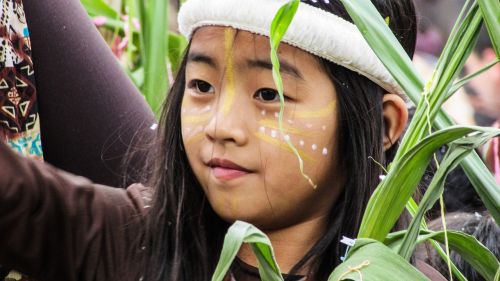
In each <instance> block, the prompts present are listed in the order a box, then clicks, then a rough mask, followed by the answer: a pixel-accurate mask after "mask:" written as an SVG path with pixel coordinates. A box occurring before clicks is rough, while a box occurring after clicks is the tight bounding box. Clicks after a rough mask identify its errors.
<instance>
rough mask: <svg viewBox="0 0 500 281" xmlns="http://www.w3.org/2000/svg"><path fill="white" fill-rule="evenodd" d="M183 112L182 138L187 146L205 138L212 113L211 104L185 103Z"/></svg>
mask: <svg viewBox="0 0 500 281" xmlns="http://www.w3.org/2000/svg"><path fill="white" fill-rule="evenodd" d="M181 110H182V112H181V126H182V138H183V140H184V145H185V146H186V147H188V146H190V145H191V144H194V143H197V142H199V141H201V140H202V139H203V134H204V129H205V127H206V125H207V123H208V122H209V120H210V118H211V115H212V113H211V112H212V108H211V105H204V106H195V105H191V104H188V103H183V105H182V109H181Z"/></svg>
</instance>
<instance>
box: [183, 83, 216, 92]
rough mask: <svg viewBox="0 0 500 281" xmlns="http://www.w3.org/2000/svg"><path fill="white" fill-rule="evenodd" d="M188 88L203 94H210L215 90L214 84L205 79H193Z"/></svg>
mask: <svg viewBox="0 0 500 281" xmlns="http://www.w3.org/2000/svg"><path fill="white" fill-rule="evenodd" d="M188 88H189V89H193V90H195V91H196V92H198V93H201V94H209V93H213V92H214V91H215V90H214V87H213V86H212V85H210V84H209V83H207V82H205V81H203V80H198V79H195V80H191V81H190V82H189V84H188Z"/></svg>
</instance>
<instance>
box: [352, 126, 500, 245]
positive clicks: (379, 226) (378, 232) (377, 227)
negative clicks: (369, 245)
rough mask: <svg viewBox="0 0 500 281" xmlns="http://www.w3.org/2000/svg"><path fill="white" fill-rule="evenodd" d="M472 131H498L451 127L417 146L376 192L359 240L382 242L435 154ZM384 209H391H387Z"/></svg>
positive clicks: (371, 200) (398, 161)
mask: <svg viewBox="0 0 500 281" xmlns="http://www.w3.org/2000/svg"><path fill="white" fill-rule="evenodd" d="M473 132H486V133H488V132H496V130H495V129H491V128H482V127H460V126H455V127H450V128H447V129H443V130H440V131H438V132H436V133H434V134H432V135H430V136H428V137H426V138H425V139H423V140H422V141H420V142H419V143H418V144H417V145H415V146H414V147H413V148H412V149H410V151H408V152H407V153H406V154H405V155H403V157H402V158H401V159H400V160H397V161H396V162H393V165H392V169H391V171H390V172H389V173H388V174H387V176H386V178H385V179H384V180H383V181H382V182H381V183H380V185H379V186H378V188H377V189H376V190H375V192H374V193H373V195H372V197H371V198H370V201H369V202H368V205H367V207H366V211H365V213H364V215H363V220H362V222H361V226H360V230H359V234H358V237H360V238H372V239H376V240H379V241H383V239H384V238H385V237H386V235H387V234H388V233H389V231H390V230H391V229H392V227H393V226H394V224H395V222H396V221H397V219H398V218H399V216H400V215H401V212H402V211H403V209H404V207H405V205H406V203H407V202H408V200H409V198H410V197H411V195H412V194H413V192H414V191H415V188H416V187H417V184H418V182H419V181H420V179H421V177H422V175H423V173H424V172H425V168H426V167H427V165H428V164H429V161H430V159H431V157H432V155H433V153H434V152H435V151H436V150H437V149H438V148H439V147H441V146H442V145H444V144H447V143H449V142H452V141H454V140H456V139H459V138H461V137H463V136H466V135H468V134H470V133H473ZM385 206H391V208H386V207H385Z"/></svg>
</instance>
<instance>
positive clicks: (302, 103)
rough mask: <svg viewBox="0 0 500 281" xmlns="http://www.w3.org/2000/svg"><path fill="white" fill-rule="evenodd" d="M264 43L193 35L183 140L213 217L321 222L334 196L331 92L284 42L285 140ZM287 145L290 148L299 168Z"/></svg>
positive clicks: (305, 57)
mask: <svg viewBox="0 0 500 281" xmlns="http://www.w3.org/2000/svg"><path fill="white" fill-rule="evenodd" d="M269 53H270V47H269V39H268V38H267V37H264V36H259V35H254V34H252V33H249V32H246V31H236V30H235V29H232V28H225V27H203V28H200V29H199V30H197V31H196V33H195V34H194V37H193V39H192V43H191V48H190V50H189V53H188V62H187V67H186V88H185V93H184V98H183V102H182V115H181V122H182V137H183V142H184V146H185V149H186V153H187V156H188V159H189V163H190V165H191V167H192V169H193V171H194V173H195V175H196V177H197V179H198V180H199V182H200V183H201V186H202V187H203V190H204V192H205V194H206V196H207V198H208V200H209V202H210V204H211V206H212V207H213V209H214V210H215V211H216V212H217V214H218V215H219V216H220V217H222V218H223V219H224V220H226V221H228V222H232V221H234V220H244V221H247V222H250V223H253V224H255V225H257V226H259V227H261V228H264V229H269V228H282V227H287V226H291V225H294V224H298V223H301V222H305V221H308V220H312V219H317V218H321V217H322V216H325V215H326V214H327V213H328V212H329V210H330V208H331V206H332V205H333V204H334V202H335V200H336V199H337V197H338V194H339V193H340V191H341V186H342V182H343V177H342V175H341V174H340V172H339V169H338V161H337V158H338V155H339V152H338V151H337V126H336V124H337V123H338V120H337V116H338V114H337V109H336V101H337V99H336V93H335V89H334V86H333V84H332V82H331V81H330V79H329V78H328V76H327V75H326V73H325V72H324V71H323V70H322V68H321V67H320V65H319V63H318V61H317V60H316V59H315V57H313V56H312V55H310V54H308V53H306V52H304V51H302V50H300V49H297V48H295V47H292V46H289V45H286V44H282V45H281V46H280V48H279V57H280V61H281V73H282V77H283V84H284V94H285V111H284V116H283V123H282V124H283V129H284V132H285V133H284V134H282V133H281V132H280V130H279V123H278V118H277V116H278V113H279V110H280V102H279V95H278V93H277V91H276V90H275V85H274V82H273V78H272V72H271V62H270V59H269ZM285 140H289V141H290V142H291V143H293V144H294V146H295V147H296V149H297V151H298V153H299V154H300V155H301V156H302V159H303V160H304V171H305V174H307V175H308V176H309V177H311V179H312V181H313V182H314V183H315V184H316V185H317V188H316V189H314V188H313V187H312V186H311V184H310V183H309V182H308V181H307V179H306V178H305V177H304V176H303V175H302V174H301V172H300V168H299V160H298V159H297V157H296V156H295V155H294V153H293V151H292V149H290V147H289V146H288V144H287V143H286V142H285Z"/></svg>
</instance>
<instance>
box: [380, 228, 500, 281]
mask: <svg viewBox="0 0 500 281" xmlns="http://www.w3.org/2000/svg"><path fill="white" fill-rule="evenodd" d="M405 232H406V231H399V232H395V233H391V234H389V235H388V236H387V238H386V239H385V241H384V244H386V245H389V247H391V248H398V247H399V244H401V243H402V239H403V237H404V235H405ZM447 236H448V243H449V246H450V248H451V249H452V250H453V251H455V252H457V253H458V254H459V255H460V256H461V257H462V258H463V259H464V260H465V261H466V262H467V263H469V264H470V265H471V266H472V267H473V268H474V269H475V270H476V271H477V272H478V273H479V274H481V276H483V277H484V278H485V280H494V278H495V277H494V276H495V274H496V272H497V271H498V269H499V267H500V263H499V262H498V260H497V258H496V257H495V255H494V254H493V253H491V251H490V250H488V248H486V247H485V246H484V245H483V244H481V242H479V241H478V240H477V239H476V238H475V237H474V236H471V235H468V234H465V233H463V232H459V231H447ZM444 238H445V235H444V232H443V231H436V232H433V231H429V230H421V231H420V234H419V236H418V238H417V243H422V242H425V241H427V240H429V239H432V240H435V241H438V242H440V243H444Z"/></svg>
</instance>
